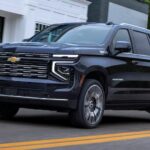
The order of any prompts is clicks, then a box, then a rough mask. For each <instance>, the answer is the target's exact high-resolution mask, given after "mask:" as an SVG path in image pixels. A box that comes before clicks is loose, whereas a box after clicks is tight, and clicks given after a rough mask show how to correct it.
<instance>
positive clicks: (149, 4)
mask: <svg viewBox="0 0 150 150" xmlns="http://www.w3.org/2000/svg"><path fill="white" fill-rule="evenodd" d="M144 2H145V3H146V4H147V5H148V6H149V8H148V9H149V10H148V23H147V28H148V29H150V0H144Z"/></svg>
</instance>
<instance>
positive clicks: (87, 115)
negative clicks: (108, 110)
mask: <svg viewBox="0 0 150 150" xmlns="http://www.w3.org/2000/svg"><path fill="white" fill-rule="evenodd" d="M104 108H105V93H104V89H103V86H102V85H101V83H100V82H98V81H97V80H93V79H88V80H86V82H85V84H84V86H83V89H82V91H81V94H80V99H79V104H78V108H77V110H76V111H72V112H71V113H70V118H71V122H72V123H73V124H75V125H78V126H80V127H84V128H95V127H97V126H98V125H99V123H100V122H101V120H102V117H103V113H104Z"/></svg>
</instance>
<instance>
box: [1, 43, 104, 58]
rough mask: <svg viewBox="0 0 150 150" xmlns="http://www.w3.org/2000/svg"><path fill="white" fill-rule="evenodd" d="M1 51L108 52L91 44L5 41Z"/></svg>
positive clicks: (101, 46) (91, 53)
mask: <svg viewBox="0 0 150 150" xmlns="http://www.w3.org/2000/svg"><path fill="white" fill-rule="evenodd" d="M0 51H1V52H2V51H13V52H14V53H15V52H16V53H17V52H33V53H50V54H86V55H87V54H88V55H102V54H103V55H104V54H106V53H107V51H106V49H105V46H104V45H103V44H102V45H91V44H68V43H66V44H62V43H51V44H48V43H40V42H22V43H5V44H1V45H0Z"/></svg>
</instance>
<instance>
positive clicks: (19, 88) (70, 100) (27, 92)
mask: <svg viewBox="0 0 150 150" xmlns="http://www.w3.org/2000/svg"><path fill="white" fill-rule="evenodd" d="M78 82H79V81H78V80H76V82H74V83H73V84H71V85H70V84H68V83H64V82H60V81H53V80H45V79H29V78H16V77H0V102H1V103H12V104H15V105H19V106H20V107H27V108H46V109H54V110H55V109H56V110H57V109H62V108H64V109H75V108H76V107H77V100H78V96H79V93H80V87H79V86H78V85H79V83H78Z"/></svg>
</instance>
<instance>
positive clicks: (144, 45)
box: [133, 31, 150, 55]
mask: <svg viewBox="0 0 150 150" xmlns="http://www.w3.org/2000/svg"><path fill="white" fill-rule="evenodd" d="M133 37H134V45H135V47H134V51H135V53H136V54H144V55H150V43H149V39H148V35H147V34H145V33H141V32H137V31H133Z"/></svg>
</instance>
